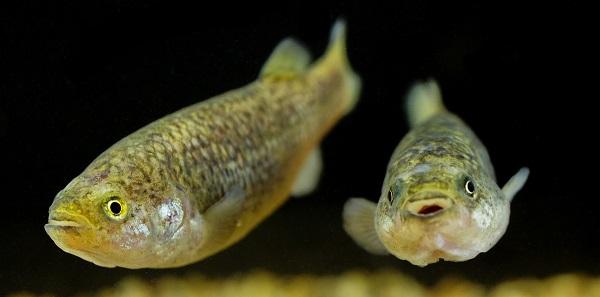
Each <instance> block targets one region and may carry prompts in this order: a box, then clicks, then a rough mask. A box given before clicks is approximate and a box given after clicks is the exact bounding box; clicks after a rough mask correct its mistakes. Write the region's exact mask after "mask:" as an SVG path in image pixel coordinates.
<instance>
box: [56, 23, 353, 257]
mask: <svg viewBox="0 0 600 297" xmlns="http://www.w3.org/2000/svg"><path fill="white" fill-rule="evenodd" d="M309 63H310V55H309V53H308V52H307V51H306V49H305V48H304V47H302V46H301V45H300V44H299V43H297V42H296V41H294V40H293V39H290V38H288V39H285V40H283V41H282V42H281V43H280V44H279V45H278V46H277V47H276V48H275V50H274V52H273V53H272V54H271V56H270V58H269V59H268V60H267V62H266V63H265V65H264V66H263V68H262V71H261V73H260V76H259V78H258V79H257V80H256V81H255V82H252V83H250V84H249V85H247V86H245V87H242V88H240V89H236V90H233V91H229V92H226V93H224V94H222V95H219V96H216V97H213V98H211V99H209V100H206V101H203V102H200V103H197V104H195V105H192V106H189V107H187V108H184V109H182V110H179V111H177V112H175V113H172V114H170V115H167V116H165V117H163V118H161V119H159V120H157V121H155V122H153V123H151V124H149V125H147V126H145V127H143V128H141V129H140V130H138V131H136V132H134V133H133V134H131V135H129V136H127V137H125V138H123V139H122V140H120V141H119V142H117V143H116V144H114V145H113V146H112V147H110V148H109V149H108V150H106V151H105V152H103V153H102V154H101V155H100V156H99V157H97V158H96V159H95V160H94V161H93V162H92V163H91V164H90V165H89V166H88V167H87V168H86V169H85V170H84V171H83V172H82V173H81V174H80V175H79V176H77V177H76V178H75V179H73V181H71V182H70V183H69V184H68V185H67V186H66V187H65V188H64V189H63V190H62V191H60V192H59V193H58V194H57V196H56V198H55V199H54V202H53V203H52V205H51V206H50V210H49V218H48V224H46V225H45V226H44V228H45V230H46V232H47V233H48V235H50V237H51V238H52V240H53V241H54V242H55V243H56V245H58V246H59V247H60V248H61V249H63V250H64V251H66V252H68V253H71V254H74V255H76V256H79V257H81V258H83V259H85V260H87V261H91V262H93V263H95V264H97V265H100V266H105V267H114V266H120V267H126V268H146V267H147V268H165V267H177V266H182V265H186V264H189V263H192V262H195V261H199V260H201V259H203V258H206V257H208V256H210V255H212V254H215V253H217V252H219V251H221V250H223V249H225V248H227V247H228V246H230V245H232V244H233V243H235V242H237V241H238V240H240V239H241V238H242V237H243V236H245V235H246V234H247V233H248V232H249V231H250V230H251V229H252V228H253V227H255V226H256V225H257V224H258V223H259V222H261V221H262V220H263V219H264V218H265V217H266V216H268V215H269V214H270V213H272V212H273V211H274V210H275V209H276V208H277V207H278V206H280V205H281V204H282V203H283V202H284V201H285V200H286V198H287V197H288V196H289V195H290V194H293V195H303V194H307V193H308V192H310V191H311V190H312V189H313V188H315V186H316V184H317V183H318V177H319V171H320V168H321V160H320V154H319V148H318V146H319V143H320V141H321V140H322V138H323V137H324V136H325V135H326V134H327V133H328V131H329V130H330V129H331V128H332V127H333V126H334V124H335V123H336V122H337V121H338V120H339V119H340V118H341V117H343V116H344V115H345V114H347V113H348V112H349V111H350V110H352V108H353V107H354V105H355V103H356V102H357V99H358V95H359V92H360V79H359V77H358V76H357V75H355V74H354V72H353V71H352V69H351V67H350V65H349V63H348V60H347V57H346V45H345V24H344V23H343V22H342V21H338V22H336V24H335V25H334V26H333V29H332V33H331V39H330V44H329V47H328V49H327V52H326V53H325V55H324V56H323V57H322V58H321V59H319V60H318V61H316V62H315V63H314V64H312V65H309Z"/></svg>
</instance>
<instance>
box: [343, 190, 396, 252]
mask: <svg viewBox="0 0 600 297" xmlns="http://www.w3.org/2000/svg"><path fill="white" fill-rule="evenodd" d="M376 206H377V205H376V204H375V203H374V202H371V201H369V200H366V199H363V198H350V199H349V200H348V201H347V202H346V204H345V205H344V212H343V220H344V230H346V233H348V235H350V237H352V239H354V241H355V242H356V243H357V244H358V245H359V246H361V247H362V248H364V249H365V250H367V251H368V252H370V253H372V254H375V255H385V254H388V251H387V249H386V248H385V246H384V245H383V243H382V242H381V241H380V240H379V237H378V236H377V232H376V231H375V208H376Z"/></svg>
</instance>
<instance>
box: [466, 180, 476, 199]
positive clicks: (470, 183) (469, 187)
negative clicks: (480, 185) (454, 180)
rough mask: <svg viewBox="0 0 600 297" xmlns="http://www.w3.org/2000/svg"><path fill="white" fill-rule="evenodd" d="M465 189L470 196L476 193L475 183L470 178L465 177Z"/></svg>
mask: <svg viewBox="0 0 600 297" xmlns="http://www.w3.org/2000/svg"><path fill="white" fill-rule="evenodd" d="M465 191H466V192H467V194H469V196H473V194H475V183H473V181H472V180H471V179H470V178H466V179H465Z"/></svg>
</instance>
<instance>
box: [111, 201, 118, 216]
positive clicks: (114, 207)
mask: <svg viewBox="0 0 600 297" xmlns="http://www.w3.org/2000/svg"><path fill="white" fill-rule="evenodd" d="M108 207H109V208H110V211H111V212H112V213H113V214H115V215H118V214H120V213H121V203H119V202H116V201H113V202H111V203H110V205H109V206H108Z"/></svg>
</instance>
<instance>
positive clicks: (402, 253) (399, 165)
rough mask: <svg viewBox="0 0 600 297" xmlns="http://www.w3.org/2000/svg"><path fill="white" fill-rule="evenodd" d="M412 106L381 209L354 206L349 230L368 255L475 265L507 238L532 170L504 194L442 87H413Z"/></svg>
mask: <svg viewBox="0 0 600 297" xmlns="http://www.w3.org/2000/svg"><path fill="white" fill-rule="evenodd" d="M406 104H407V112H408V119H409V123H410V126H411V131H410V132H409V133H408V134H407V135H406V136H405V137H404V138H403V139H402V141H401V142H400V144H399V145H398V147H397V148H396V150H395V151H394V153H393V155H392V157H391V160H390V162H389V164H388V167H387V172H386V176H385V180H384V182H383V187H382V190H381V196H380V198H379V202H378V203H377V204H375V203H374V202H371V201H369V200H366V199H363V198H351V199H349V200H348V201H347V202H346V204H345V205H344V211H343V222H344V229H345V230H346V232H347V233H348V234H349V235H350V237H352V239H354V241H356V243H357V244H358V245H360V246H361V247H363V248H364V249H366V250H367V251H369V252H371V253H373V254H381V255H383V254H388V253H391V254H393V255H394V256H396V257H398V258H400V259H403V260H407V261H409V262H410V263H412V264H414V265H418V266H426V265H427V264H431V263H435V262H437V261H439V259H444V260H447V261H466V260H469V259H472V258H474V257H475V256H477V255H478V254H479V253H482V252H486V251H488V250H489V249H491V248H492V247H493V246H494V245H495V244H496V242H498V240H499V239H500V237H502V235H503V234H504V232H505V231H506V228H507V226H508V221H509V213H510V201H511V200H512V199H513V197H514V196H515V194H516V193H517V192H518V191H519V190H520V189H521V188H522V187H523V185H524V184H525V181H526V180H527V177H528V175H529V170H528V169H527V168H522V169H521V170H519V172H518V173H517V174H515V175H514V176H513V177H512V178H511V179H510V180H509V181H508V182H507V183H506V185H505V186H504V187H503V188H502V189H500V188H499V187H498V185H497V184H496V177H495V174H494V169H493V167H492V163H491V162H490V158H489V156H488V153H487V150H486V149H485V147H484V146H483V144H482V143H481V142H480V141H479V139H478V138H477V136H475V134H474V133H473V131H471V129H470V128H469V127H468V126H467V125H466V124H465V123H464V122H463V121H462V120H461V119H460V118H458V116H456V115H454V114H452V113H450V112H448V111H447V110H446V108H445V107H444V104H443V102H442V98H441V94H440V90H439V88H438V85H437V83H436V82H434V81H429V82H426V83H421V84H416V85H415V86H413V88H412V89H411V91H410V92H409V94H408V96H407V101H406Z"/></svg>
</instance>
